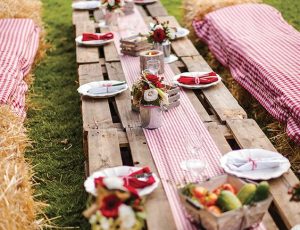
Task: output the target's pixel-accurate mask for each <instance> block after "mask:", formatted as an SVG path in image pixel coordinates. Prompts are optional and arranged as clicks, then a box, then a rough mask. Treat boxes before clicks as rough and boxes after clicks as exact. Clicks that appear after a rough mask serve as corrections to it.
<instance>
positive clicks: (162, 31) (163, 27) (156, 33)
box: [148, 17, 175, 44]
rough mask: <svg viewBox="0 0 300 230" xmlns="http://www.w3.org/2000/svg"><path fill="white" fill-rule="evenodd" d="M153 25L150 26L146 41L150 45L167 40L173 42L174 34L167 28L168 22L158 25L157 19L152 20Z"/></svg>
mask: <svg viewBox="0 0 300 230" xmlns="http://www.w3.org/2000/svg"><path fill="white" fill-rule="evenodd" d="M153 19H154V21H155V24H154V25H153V26H152V28H151V30H150V32H149V35H148V41H149V42H150V43H160V44H162V43H163V42H165V41H167V40H173V39H174V38H175V32H174V31H173V30H172V29H171V28H170V27H169V21H166V22H162V23H160V22H159V21H158V19H157V18H155V17H154V18H153Z"/></svg>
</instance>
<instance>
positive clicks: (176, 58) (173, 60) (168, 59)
mask: <svg viewBox="0 0 300 230" xmlns="http://www.w3.org/2000/svg"><path fill="white" fill-rule="evenodd" d="M177 60H178V57H177V56H175V55H174V54H171V55H170V56H169V57H167V58H164V63H166V64H170V63H172V62H175V61H177Z"/></svg>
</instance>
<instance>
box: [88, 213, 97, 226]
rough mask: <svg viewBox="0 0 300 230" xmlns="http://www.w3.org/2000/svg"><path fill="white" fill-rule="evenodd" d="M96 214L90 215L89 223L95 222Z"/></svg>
mask: <svg viewBox="0 0 300 230" xmlns="http://www.w3.org/2000/svg"><path fill="white" fill-rule="evenodd" d="M97 219H98V218H97V215H92V216H91V217H90V219H89V222H90V224H95V223H96V222H97Z"/></svg>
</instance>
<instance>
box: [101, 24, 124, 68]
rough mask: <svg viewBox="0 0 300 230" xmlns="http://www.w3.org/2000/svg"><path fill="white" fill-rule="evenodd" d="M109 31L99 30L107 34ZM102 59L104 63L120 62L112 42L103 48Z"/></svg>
mask: <svg viewBox="0 0 300 230" xmlns="http://www.w3.org/2000/svg"><path fill="white" fill-rule="evenodd" d="M109 31H110V30H109V29H108V28H101V32H102V33H107V32H109ZM103 49H104V57H105V61H106V62H112V61H120V57H119V54H118V52H117V49H116V46H115V43H114V42H110V43H108V44H106V45H105V46H104V47H103Z"/></svg>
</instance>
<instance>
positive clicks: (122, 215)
mask: <svg viewBox="0 0 300 230" xmlns="http://www.w3.org/2000/svg"><path fill="white" fill-rule="evenodd" d="M95 186H96V188H97V198H96V200H95V201H94V202H92V204H91V205H90V207H89V208H88V209H87V210H85V211H84V213H83V215H84V216H85V217H86V218H87V219H89V222H90V224H91V229H92V230H115V229H121V230H141V229H143V228H144V227H145V219H146V215H145V212H144V208H143V206H144V200H142V199H141V198H140V197H139V195H138V193H137V191H136V189H134V188H133V187H130V186H126V185H125V184H124V180H123V179H122V178H120V177H104V178H97V179H95Z"/></svg>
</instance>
